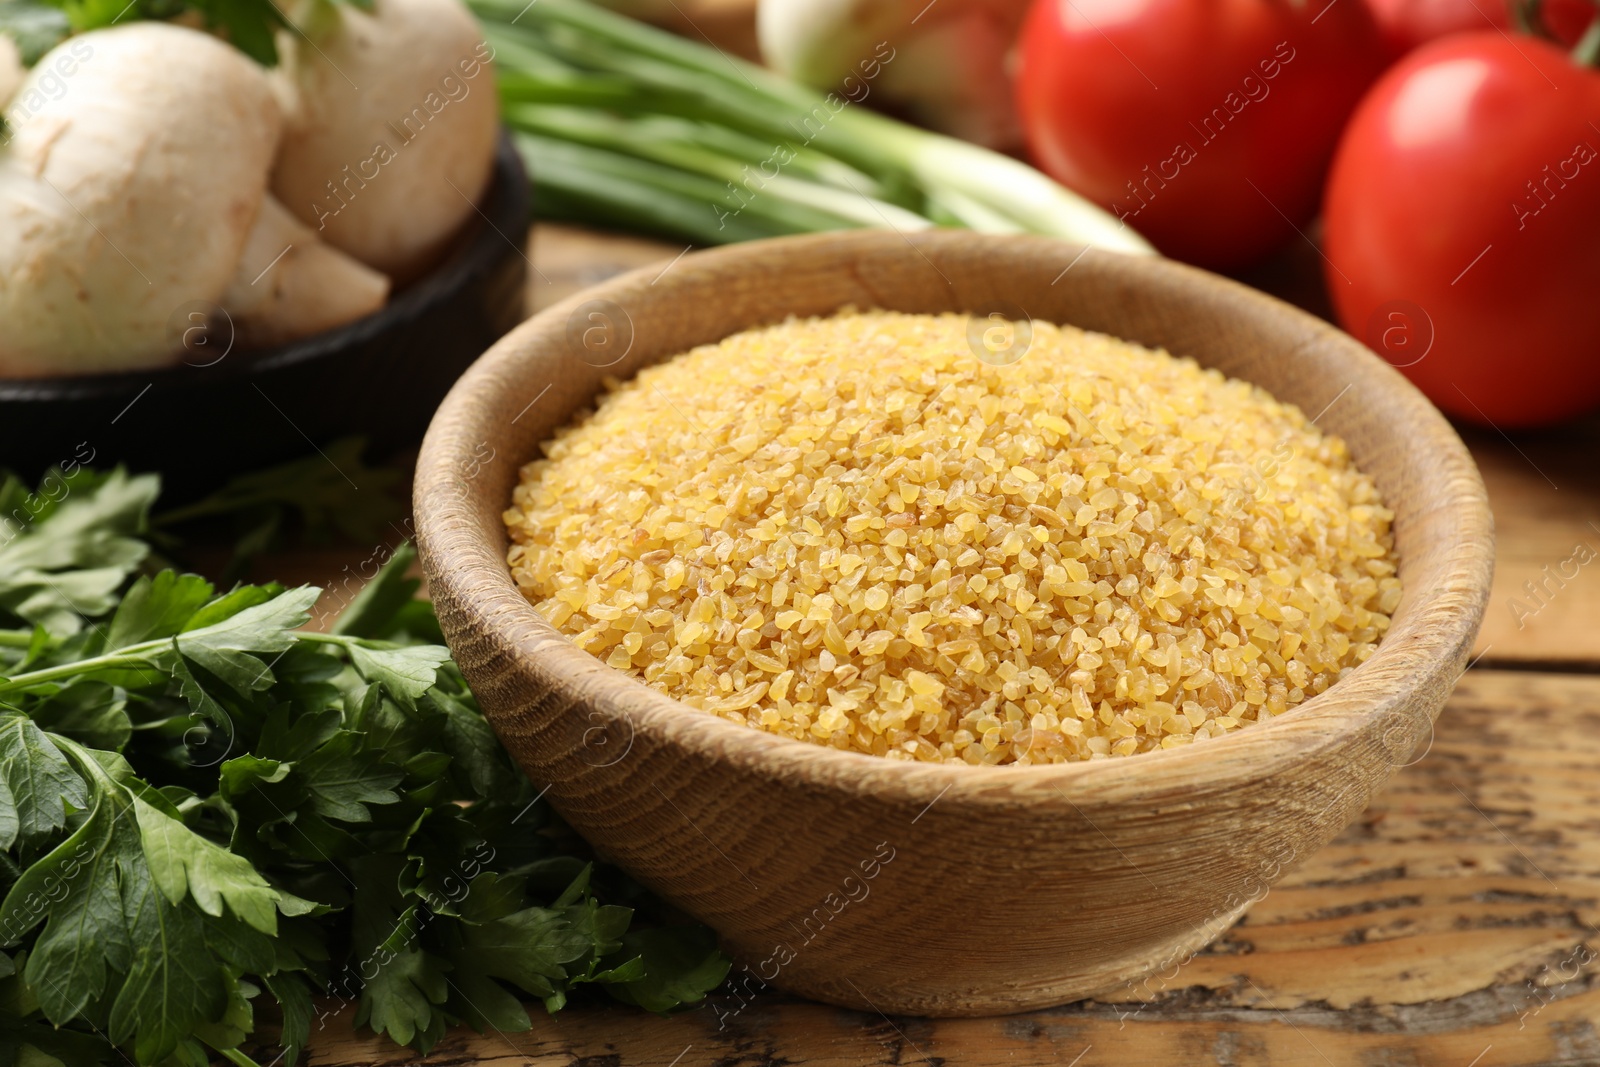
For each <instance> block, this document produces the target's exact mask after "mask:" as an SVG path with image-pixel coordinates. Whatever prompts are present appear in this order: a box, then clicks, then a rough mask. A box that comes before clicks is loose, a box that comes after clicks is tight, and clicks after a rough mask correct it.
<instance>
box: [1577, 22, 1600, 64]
mask: <svg viewBox="0 0 1600 1067" xmlns="http://www.w3.org/2000/svg"><path fill="white" fill-rule="evenodd" d="M1572 61H1573V62H1574V63H1576V64H1578V65H1579V66H1581V67H1593V66H1597V65H1600V17H1597V18H1595V20H1594V21H1593V22H1591V23H1589V28H1588V29H1586V30H1584V31H1583V36H1582V37H1580V38H1578V43H1577V44H1575V45H1573V46H1572Z"/></svg>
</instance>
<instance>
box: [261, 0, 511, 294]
mask: <svg viewBox="0 0 1600 1067" xmlns="http://www.w3.org/2000/svg"><path fill="white" fill-rule="evenodd" d="M303 30H304V33H305V37H304V38H302V37H301V36H299V35H297V34H289V33H281V34H280V35H279V39H280V41H281V43H282V47H281V48H280V52H281V53H282V56H283V61H282V63H281V64H280V65H279V67H278V69H277V70H276V71H275V72H274V73H273V81H274V84H275V86H276V87H277V89H278V91H279V94H280V97H281V99H282V100H283V103H284V131H283V143H282V145H281V146H280V147H279V150H278V159H277V163H276V164H275V166H274V168H273V176H272V191H273V194H274V195H276V196H277V198H278V199H279V200H280V201H282V202H283V204H284V206H285V207H287V208H288V209H289V210H290V211H292V212H294V213H295V215H297V216H298V217H299V218H300V219H301V220H302V221H303V222H305V223H306V224H307V225H309V226H311V227H312V228H313V229H315V230H317V231H318V232H319V235H320V236H321V237H322V239H323V240H324V241H327V242H328V243H329V244H331V245H333V246H334V247H335V248H339V249H341V250H343V251H345V252H348V253H349V254H350V255H352V256H354V257H355V258H357V259H359V260H361V261H362V262H363V263H365V264H367V265H368V266H370V267H374V268H376V269H377V270H380V271H382V272H383V273H385V274H388V275H390V276H391V277H393V278H395V279H396V281H399V282H403V281H405V280H407V279H409V278H414V277H416V276H417V275H418V274H420V273H421V272H422V271H424V270H426V269H427V267H429V266H430V265H432V263H433V261H434V260H435V259H437V257H438V256H439V255H440V253H441V252H442V251H443V250H444V248H445V246H446V245H447V244H448V243H449V241H450V239H451V238H452V237H454V236H455V234H456V233H457V231H459V230H460V228H461V225H462V223H464V222H465V221H466V220H467V219H468V218H469V217H470V216H471V215H472V214H473V213H474V205H475V204H476V203H477V201H478V200H479V199H481V198H482V196H483V192H484V190H485V189H486V188H488V184H489V178H490V175H491V173H492V172H493V169H494V154H495V138H496V137H497V135H498V130H499V123H500V117H499V116H500V105H499V98H498V97H497V95H496V93H495V83H494V69H493V64H492V62H491V61H492V59H493V56H494V51H493V49H492V48H491V47H490V46H489V45H488V43H487V42H486V41H485V40H484V37H483V31H482V29H481V28H480V27H479V26H478V24H477V21H476V20H475V19H473V17H472V15H471V13H470V12H468V11H467V9H466V8H465V7H464V6H463V5H462V4H461V3H460V2H459V0H375V3H374V4H373V7H372V10H371V11H370V12H367V11H363V10H361V9H359V8H358V7H356V6H355V5H353V4H338V5H329V6H323V7H321V8H313V15H312V16H311V21H310V22H309V23H308V24H307V25H306V26H304V27H303Z"/></svg>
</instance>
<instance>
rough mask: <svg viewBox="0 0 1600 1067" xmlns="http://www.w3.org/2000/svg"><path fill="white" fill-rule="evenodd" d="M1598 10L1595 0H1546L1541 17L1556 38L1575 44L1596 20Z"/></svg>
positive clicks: (1545, 26)
mask: <svg viewBox="0 0 1600 1067" xmlns="http://www.w3.org/2000/svg"><path fill="white" fill-rule="evenodd" d="M1596 10H1597V9H1596V7H1595V3H1594V0H1544V3H1542V4H1541V5H1540V6H1539V18H1540V20H1541V21H1542V22H1543V23H1544V28H1545V29H1547V30H1549V31H1550V33H1551V34H1552V35H1553V36H1554V37H1555V39H1556V40H1558V41H1560V42H1562V43H1563V44H1567V45H1574V44H1577V43H1578V39H1579V38H1580V37H1582V36H1583V31H1584V30H1587V29H1588V28H1589V23H1591V22H1593V21H1594V16H1595V12H1596Z"/></svg>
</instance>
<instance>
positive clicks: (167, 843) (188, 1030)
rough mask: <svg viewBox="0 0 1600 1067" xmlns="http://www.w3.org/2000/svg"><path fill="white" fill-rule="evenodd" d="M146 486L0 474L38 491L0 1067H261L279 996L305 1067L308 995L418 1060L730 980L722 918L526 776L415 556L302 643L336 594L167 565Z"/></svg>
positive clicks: (18, 554)
mask: <svg viewBox="0 0 1600 1067" xmlns="http://www.w3.org/2000/svg"><path fill="white" fill-rule="evenodd" d="M158 491H159V486H158V482H157V480H156V479H155V478H154V477H152V476H143V477H130V476H128V475H126V474H124V473H123V472H121V471H116V472H112V473H110V474H96V473H94V472H91V471H88V470H80V471H78V472H76V473H74V474H73V475H72V476H70V477H65V478H62V477H59V476H58V477H57V478H56V481H55V483H54V489H53V490H52V492H51V493H49V494H46V493H44V492H43V491H41V492H40V493H37V494H30V495H28V496H26V497H25V498H24V497H22V496H19V494H18V493H17V492H16V490H15V486H14V483H7V484H6V485H5V486H0V504H5V505H7V506H8V507H9V505H11V504H13V503H17V502H19V501H24V500H25V506H22V507H17V508H10V509H9V510H0V1064H10V1063H18V1064H25V1065H28V1067H61V1065H67V1064H70V1065H73V1067H78V1065H86V1064H93V1063H121V1062H126V1060H127V1059H128V1058H131V1059H132V1060H133V1061H135V1062H137V1063H139V1064H150V1065H162V1067H167V1065H186V1067H202V1065H204V1064H207V1063H209V1062H210V1061H211V1059H212V1057H213V1055H220V1056H222V1058H224V1059H226V1060H229V1061H231V1062H233V1063H237V1064H251V1063H254V1062H255V1061H254V1060H252V1059H251V1058H250V1057H249V1056H248V1055H247V1054H246V1053H245V1052H244V1051H242V1047H243V1046H245V1045H247V1044H248V1043H249V1039H250V1035H251V1034H252V1033H253V1032H254V1030H255V1028H256V1020H255V1014H256V1008H257V1007H258V1006H259V1005H260V1004H262V1003H272V1002H275V1004H276V1006H277V1009H278V1013H279V1014H280V1015H281V1018H282V1027H281V1035H280V1036H279V1038H278V1041H279V1043H281V1045H282V1048H283V1051H284V1056H283V1061H284V1062H286V1063H290V1064H292V1063H293V1062H294V1061H295V1060H296V1059H297V1057H298V1056H299V1054H300V1052H301V1050H302V1048H303V1047H304V1045H305V1043H306V1041H307V1040H308V1038H309V1036H310V1034H311V1033H312V1030H313V1028H314V1027H315V1026H317V1025H318V1024H319V1002H318V1001H317V1000H316V999H314V998H317V997H322V998H323V999H322V1000H321V1002H320V1007H321V1010H322V1011H325V1012H326V1011H334V1010H338V1008H339V1007H340V1006H341V1005H342V1004H344V1003H348V1002H351V1001H353V1002H354V1003H355V1005H356V1008H355V1011H356V1021H357V1023H358V1024H364V1025H367V1026H370V1027H371V1028H372V1029H374V1030H376V1031H378V1032H381V1033H385V1034H388V1035H389V1036H390V1037H391V1038H393V1039H394V1040H395V1041H397V1042H400V1043H402V1044H409V1045H413V1046H415V1047H416V1048H418V1049H421V1050H423V1051H426V1050H427V1049H428V1048H429V1047H431V1046H432V1045H433V1044H434V1043H435V1042H436V1041H437V1040H438V1039H439V1038H440V1037H441V1036H442V1035H443V1033H444V1031H445V1028H446V1027H447V1026H449V1025H451V1024H454V1023H458V1022H464V1023H467V1024H469V1025H471V1026H474V1027H477V1028H479V1029H484V1028H487V1027H491V1026H492V1027H496V1028H498V1029H500V1030H506V1031H510V1030H520V1029H526V1028H527V1027H528V1026H529V1025H530V1021H529V1018H528V1015H527V1012H526V1010H525V1009H524V1008H523V1006H522V1003H521V999H520V998H521V997H534V998H538V999H540V1000H542V1001H543V1002H544V1005H545V1007H546V1008H547V1009H548V1010H550V1011H555V1010H557V1009H559V1008H560V1007H562V1006H563V1004H564V1003H565V1002H566V998H567V995H568V993H569V992H571V991H572V990H573V989H575V988H576V987H578V986H581V985H585V984H592V985H597V986H602V987H604V988H605V989H607V990H608V991H609V992H610V993H611V994H612V995H613V996H615V997H617V998H618V999H621V1000H623V1001H627V1002H630V1003H633V1004H637V1005H640V1006H642V1007H645V1008H648V1009H651V1010H654V1011H667V1010H671V1009H673V1008H675V1007H678V1006H679V1005H682V1004H685V1003H691V1002H694V1001H697V1000H699V999H700V998H701V997H703V996H704V995H705V994H706V993H707V992H709V991H710V990H711V989H713V988H715V987H716V986H717V985H718V984H720V982H721V981H722V979H723V977H724V975H725V974H726V972H727V967H728V964H727V961H726V959H725V958H723V957H722V956H721V955H720V953H718V952H717V950H716V946H715V942H714V939H713V937H712V935H711V934H710V932H709V931H707V930H705V929H703V928H701V927H698V926H694V925H678V924H673V923H672V922H671V921H670V917H669V916H667V915H665V914H663V910H662V909H661V907H660V905H657V904H654V903H653V902H652V901H651V900H650V899H649V898H648V897H646V896H645V895H644V894H643V892H642V891H641V890H640V889H639V888H638V887H637V886H634V885H633V884H632V883H631V882H628V881H627V880H626V879H625V878H623V877H622V876H621V875H620V874H617V873H616V872H613V871H609V870H607V869H604V868H596V867H595V866H593V865H592V864H591V863H590V862H589V861H588V860H587V859H586V858H585V857H584V855H583V848H582V842H581V841H579V840H578V839H576V838H575V837H573V836H572V835H571V834H570V832H568V831H566V830H565V829H564V828H563V827H561V826H560V824H559V823H558V822H557V821H556V820H555V818H554V816H553V815H552V814H551V813H550V812H549V811H548V809H547V808H546V807H545V806H544V805H543V804H542V803H541V802H540V801H539V799H538V795H537V793H536V791H535V789H534V787H533V786H532V785H531V784H530V783H529V782H528V781H527V780H526V779H525V778H523V777H522V775H521V774H520V773H518V771H517V770H516V768H515V767H514V766H513V764H512V763H511V761H510V760H509V758H508V757H507V755H506V753H505V752H504V750H503V749H501V747H500V745H499V743H498V742H497V740H496V739H495V736H494V734H493V733H492V731H491V730H490V729H489V727H488V724H487V723H486V722H485V721H484V719H483V717H482V715H481V714H480V712H479V711H478V708H477V706H476V705H475V703H474V702H473V698H472V694H471V693H470V692H469V691H468V689H467V687H466V685H465V683H464V682H463V681H462V678H461V675H460V673H459V671H458V670H457V669H456V667H455V665H454V664H453V663H452V662H451V661H450V658H449V652H448V650H447V649H446V648H444V647H443V646H442V645H441V644H439V643H438V641H439V638H438V625H437V622H436V620H435V619H434V617H433V614H432V610H431V608H430V607H429V606H428V605H427V604H426V603H425V602H423V601H421V600H418V599H416V597H415V595H414V594H415V592H416V585H417V583H416V582H415V581H414V580H412V579H408V578H406V577H405V571H406V568H407V567H408V566H409V564H410V563H411V561H412V559H413V558H414V557H413V555H412V553H411V552H410V550H409V549H404V550H402V551H400V552H397V553H396V554H395V556H394V558H393V559H392V560H391V561H390V562H389V564H388V565H387V566H386V567H385V568H384V570H383V571H382V572H381V573H380V574H379V576H378V577H377V578H376V579H375V580H373V581H372V582H371V583H370V584H369V585H368V586H367V587H366V588H365V590H364V591H363V592H362V593H361V594H360V596H359V597H358V598H357V599H356V600H355V601H354V602H352V603H351V604H350V606H349V607H348V609H347V610H346V611H345V612H344V613H343V615H342V616H341V619H340V623H339V625H338V626H337V627H336V628H335V630H334V631H333V632H331V633H326V634H321V633H311V632H306V631H303V630H300V629H298V627H300V626H301V625H303V624H304V623H305V622H306V620H307V618H308V616H309V613H310V610H311V608H312V605H313V604H314V603H315V601H316V599H317V595H318V591H317V590H316V589H313V588H307V587H302V588H297V589H285V588H283V587H281V586H278V585H274V584H266V585H241V586H237V587H235V588H232V589H230V590H227V591H226V592H219V591H218V590H217V589H215V588H213V586H212V585H211V583H209V582H208V581H206V580H205V579H203V578H201V577H199V576H197V575H193V574H181V573H178V572H176V571H174V570H170V569H165V570H162V569H157V568H156V567H155V566H154V564H153V563H152V554H151V550H150V548H149V545H148V544H147V542H146V541H145V539H144V538H143V536H142V533H143V531H144V530H145V529H146V525H147V516H148V512H149V509H150V506H151V504H152V503H153V502H154V500H155V498H156V495H157V493H158ZM7 623H10V624H12V625H10V626H9V627H8V626H7V625H6V624H7ZM602 897H603V898H604V900H605V902H602ZM641 917H645V918H647V919H649V920H652V921H647V922H644V923H640V922H638V921H636V920H637V919H639V918H641ZM329 998H331V999H329ZM262 1044H263V1047H267V1048H270V1047H271V1046H270V1043H262ZM267 1058H270V1056H269V1057H267Z"/></svg>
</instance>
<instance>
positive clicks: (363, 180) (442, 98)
mask: <svg viewBox="0 0 1600 1067" xmlns="http://www.w3.org/2000/svg"><path fill="white" fill-rule="evenodd" d="M493 61H494V47H493V46H492V45H490V44H489V42H488V41H479V42H478V44H477V46H476V47H475V48H474V49H473V51H472V54H471V55H468V56H465V57H463V58H462V59H460V60H458V61H457V62H456V64H455V66H454V67H452V68H451V69H450V70H448V71H446V72H445V74H444V75H443V76H442V77H441V78H440V79H439V84H438V87H437V88H435V89H431V90H429V91H428V93H427V94H426V95H425V96H424V97H423V98H422V100H421V101H420V102H418V103H416V104H414V105H412V108H411V110H410V111H408V112H406V114H404V115H403V116H401V117H400V119H399V121H398V122H396V121H392V120H391V121H390V122H389V123H388V127H389V132H390V133H392V134H393V135H394V139H393V141H392V142H391V141H389V140H382V141H378V142H377V143H375V144H374V145H373V146H372V150H371V152H370V153H369V154H368V155H367V157H366V158H365V159H362V160H359V161H358V162H356V163H355V165H354V169H353V170H352V169H351V164H348V163H346V164H345V165H344V168H343V169H342V170H340V171H339V174H338V175H337V176H335V177H333V178H329V179H328V181H327V190H328V195H327V196H326V197H324V198H322V199H321V200H318V201H315V202H313V203H312V205H311V212H312V214H313V215H314V216H315V217H316V220H317V229H318V230H325V229H327V227H328V220H329V219H331V218H334V217H336V216H337V215H338V214H339V213H340V212H341V211H343V210H344V209H345V208H347V207H349V206H350V204H351V202H352V201H354V200H355V198H356V197H357V196H358V195H359V194H360V192H361V190H363V189H365V188H366V187H367V183H368V182H370V181H376V180H377V179H378V177H379V176H380V175H382V173H383V168H384V167H386V166H388V165H389V164H390V163H393V162H394V161H395V160H397V159H399V158H400V153H401V152H402V151H403V150H404V149H405V148H406V147H407V146H408V145H410V144H411V143H412V142H413V141H415V140H416V139H417V138H418V137H421V136H422V134H423V132H424V131H425V130H426V129H427V128H428V125H429V123H431V122H433V121H434V120H436V119H438V117H439V116H440V115H441V114H443V113H444V110H445V109H446V108H447V107H449V106H450V105H451V104H453V103H455V104H459V103H460V102H461V101H463V100H465V99H466V98H467V97H468V96H470V95H471V94H472V82H473V80H474V79H475V78H477V77H478V75H480V74H482V73H483V71H484V70H485V68H486V65H487V64H488V63H491V62H493ZM458 75H459V76H458ZM491 91H492V90H491Z"/></svg>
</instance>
